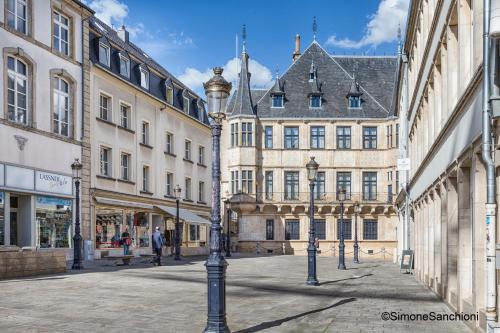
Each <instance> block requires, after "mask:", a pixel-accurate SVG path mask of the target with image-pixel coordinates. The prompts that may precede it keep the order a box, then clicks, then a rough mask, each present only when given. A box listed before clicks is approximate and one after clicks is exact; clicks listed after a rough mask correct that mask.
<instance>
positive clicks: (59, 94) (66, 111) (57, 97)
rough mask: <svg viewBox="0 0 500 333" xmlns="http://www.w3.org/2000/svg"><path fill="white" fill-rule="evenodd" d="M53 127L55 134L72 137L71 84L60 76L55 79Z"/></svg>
mask: <svg viewBox="0 0 500 333" xmlns="http://www.w3.org/2000/svg"><path fill="white" fill-rule="evenodd" d="M53 80H54V82H53V87H54V91H53V94H54V96H53V98H54V99H53V117H52V121H53V126H52V130H53V131H54V133H56V134H59V135H63V136H70V135H71V133H70V130H71V126H70V124H71V119H70V118H71V112H70V108H71V106H70V93H71V92H70V89H71V87H70V84H69V83H68V81H66V80H64V79H63V78H61V77H60V76H56V77H54V78H53Z"/></svg>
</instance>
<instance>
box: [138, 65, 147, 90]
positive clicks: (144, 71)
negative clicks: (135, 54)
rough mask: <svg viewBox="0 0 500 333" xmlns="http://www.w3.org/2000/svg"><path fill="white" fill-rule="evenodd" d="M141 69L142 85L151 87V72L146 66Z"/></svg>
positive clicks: (145, 87)
mask: <svg viewBox="0 0 500 333" xmlns="http://www.w3.org/2000/svg"><path fill="white" fill-rule="evenodd" d="M139 71H140V73H141V87H143V88H144V89H149V72H148V70H147V69H146V68H144V67H140V68H139Z"/></svg>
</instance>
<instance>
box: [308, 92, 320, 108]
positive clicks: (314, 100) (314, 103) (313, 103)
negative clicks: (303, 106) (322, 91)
mask: <svg viewBox="0 0 500 333" xmlns="http://www.w3.org/2000/svg"><path fill="white" fill-rule="evenodd" d="M309 106H310V107H311V108H316V109H318V108H321V95H312V96H311V97H310V99H309Z"/></svg>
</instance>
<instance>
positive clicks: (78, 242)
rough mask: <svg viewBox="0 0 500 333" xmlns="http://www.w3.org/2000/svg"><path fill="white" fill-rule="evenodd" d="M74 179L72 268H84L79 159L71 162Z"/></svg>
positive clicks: (80, 167)
mask: <svg viewBox="0 0 500 333" xmlns="http://www.w3.org/2000/svg"><path fill="white" fill-rule="evenodd" d="M71 170H72V172H73V181H74V183H75V235H74V236H73V251H74V252H73V265H72V266H71V268H72V269H83V265H82V235H81V232H80V179H81V172H82V164H81V163H80V161H79V160H78V158H76V159H75V161H74V162H73V163H72V164H71Z"/></svg>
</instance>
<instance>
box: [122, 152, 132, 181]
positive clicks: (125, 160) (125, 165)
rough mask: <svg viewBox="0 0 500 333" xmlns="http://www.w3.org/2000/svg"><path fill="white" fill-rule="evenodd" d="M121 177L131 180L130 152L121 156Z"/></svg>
mask: <svg viewBox="0 0 500 333" xmlns="http://www.w3.org/2000/svg"><path fill="white" fill-rule="evenodd" d="M120 169H121V171H120V178H121V179H122V180H130V154H127V153H122V154H121V156H120Z"/></svg>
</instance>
